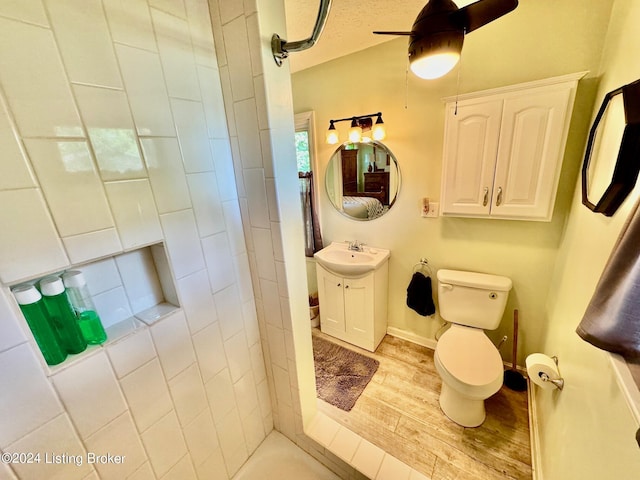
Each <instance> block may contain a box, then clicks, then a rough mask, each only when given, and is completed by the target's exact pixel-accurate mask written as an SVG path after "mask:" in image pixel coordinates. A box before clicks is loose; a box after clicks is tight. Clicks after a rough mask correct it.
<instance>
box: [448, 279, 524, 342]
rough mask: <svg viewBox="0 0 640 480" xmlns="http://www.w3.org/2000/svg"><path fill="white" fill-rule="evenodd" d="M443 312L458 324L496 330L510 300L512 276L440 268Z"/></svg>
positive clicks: (450, 320)
mask: <svg viewBox="0 0 640 480" xmlns="http://www.w3.org/2000/svg"><path fill="white" fill-rule="evenodd" d="M437 276H438V306H439V308H440V316H441V317H442V318H443V319H444V320H446V321H447V322H451V323H456V324H458V325H467V326H470V327H476V328H481V329H483V330H495V329H496V328H498V325H500V320H501V319H502V314H503V313H504V307H505V306H506V304H507V298H508V296H509V290H511V286H512V283H511V279H510V278H507V277H502V276H500V275H489V274H486V273H476V272H464V271H460V270H438V275H437Z"/></svg>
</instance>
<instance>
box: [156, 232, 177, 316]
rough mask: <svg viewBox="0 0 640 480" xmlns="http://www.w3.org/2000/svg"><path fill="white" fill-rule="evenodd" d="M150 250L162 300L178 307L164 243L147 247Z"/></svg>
mask: <svg viewBox="0 0 640 480" xmlns="http://www.w3.org/2000/svg"><path fill="white" fill-rule="evenodd" d="M149 248H150V249H151V255H152V256H153V262H154V264H155V266H156V272H157V274H158V280H159V281H160V285H162V291H163V293H164V299H165V301H166V302H168V303H172V304H173V305H180V301H179V300H178V293H177V292H176V285H175V283H174V277H173V273H172V272H171V267H170V266H169V258H168V257H167V250H166V249H165V246H164V243H156V244H154V245H151V247H149Z"/></svg>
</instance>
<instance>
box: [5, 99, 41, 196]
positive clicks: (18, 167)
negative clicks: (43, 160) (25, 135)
mask: <svg viewBox="0 0 640 480" xmlns="http://www.w3.org/2000/svg"><path fill="white" fill-rule="evenodd" d="M0 145H2V176H0V190H7V189H13V188H29V187H35V186H36V182H35V181H34V179H33V176H32V175H31V170H30V169H29V166H28V165H29V160H27V157H26V154H25V152H24V149H23V147H22V144H21V143H20V140H19V136H18V134H17V132H15V131H14V129H13V126H12V123H11V121H10V120H9V117H8V115H7V112H6V110H5V108H4V105H0Z"/></svg>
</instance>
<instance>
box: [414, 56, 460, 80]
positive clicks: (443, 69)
mask: <svg viewBox="0 0 640 480" xmlns="http://www.w3.org/2000/svg"><path fill="white" fill-rule="evenodd" d="M459 60H460V54H459V53H458V52H444V53H436V54H434V55H428V56H426V57H422V58H419V59H418V60H414V61H413V62H411V71H412V72H413V73H415V74H416V75H417V76H418V77H420V78H424V79H425V80H433V79H434V78H440V77H442V76H444V75H446V74H447V73H449V72H450V71H451V70H452V69H453V67H455V66H456V64H457V63H458V61H459Z"/></svg>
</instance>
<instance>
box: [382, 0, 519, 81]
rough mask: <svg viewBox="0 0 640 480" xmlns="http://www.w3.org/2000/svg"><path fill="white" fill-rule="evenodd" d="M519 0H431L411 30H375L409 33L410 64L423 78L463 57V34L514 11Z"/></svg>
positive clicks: (435, 75)
mask: <svg viewBox="0 0 640 480" xmlns="http://www.w3.org/2000/svg"><path fill="white" fill-rule="evenodd" d="M517 6H518V0H479V1H477V2H474V3H472V4H470V5H467V6H466V7H463V8H458V6H457V5H456V4H455V3H453V1H452V0H429V1H428V2H427V4H426V5H425V6H424V8H423V9H422V10H421V11H420V13H419V14H418V17H417V18H416V20H415V22H413V26H412V27H411V31H410V32H373V33H375V34H378V35H409V37H410V38H409V65H410V68H411V71H412V72H413V73H415V74H416V75H417V76H419V77H420V78H424V79H434V78H439V77H441V76H443V75H445V74H447V73H448V72H450V71H451V69H453V67H455V65H456V64H457V63H458V60H459V59H460V52H461V51H462V43H463V41H464V36H465V35H466V34H467V33H469V32H472V31H474V30H476V29H478V28H480V27H482V26H483V25H486V24H487V23H489V22H492V21H494V20H495V19H497V18H499V17H501V16H503V15H505V14H507V13H509V12H511V11H512V10H514V9H515V8H516V7H517Z"/></svg>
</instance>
